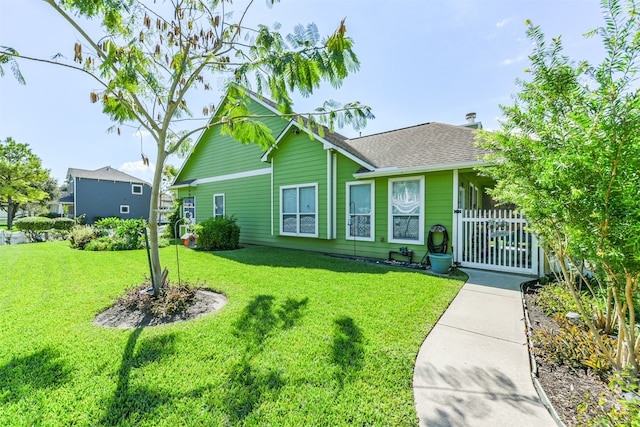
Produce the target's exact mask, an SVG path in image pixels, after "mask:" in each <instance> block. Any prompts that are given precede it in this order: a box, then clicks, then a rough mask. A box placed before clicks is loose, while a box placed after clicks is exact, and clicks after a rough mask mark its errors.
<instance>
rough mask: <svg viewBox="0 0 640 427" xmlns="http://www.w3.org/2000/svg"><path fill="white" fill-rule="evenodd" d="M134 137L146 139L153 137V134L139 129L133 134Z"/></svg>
mask: <svg viewBox="0 0 640 427" xmlns="http://www.w3.org/2000/svg"><path fill="white" fill-rule="evenodd" d="M133 136H134V138H146V137H148V136H151V134H150V133H149V131H147V130H142V129H138V130H137V131H135V132H134V133H133Z"/></svg>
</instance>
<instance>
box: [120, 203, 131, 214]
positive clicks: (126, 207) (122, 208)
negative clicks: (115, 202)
mask: <svg viewBox="0 0 640 427" xmlns="http://www.w3.org/2000/svg"><path fill="white" fill-rule="evenodd" d="M130 212H131V209H129V205H120V213H121V214H127V215H129V213H130Z"/></svg>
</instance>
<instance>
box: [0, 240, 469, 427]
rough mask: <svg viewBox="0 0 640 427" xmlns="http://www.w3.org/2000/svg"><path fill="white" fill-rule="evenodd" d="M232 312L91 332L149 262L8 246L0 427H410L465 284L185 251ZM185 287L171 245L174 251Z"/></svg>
mask: <svg viewBox="0 0 640 427" xmlns="http://www.w3.org/2000/svg"><path fill="white" fill-rule="evenodd" d="M179 253H180V271H181V275H182V280H183V281H184V280H188V281H190V282H191V283H202V281H206V286H207V287H209V288H213V289H217V290H220V291H223V292H224V293H226V294H227V296H228V297H229V303H228V304H227V306H226V307H225V308H223V309H222V310H221V311H219V312H217V313H214V314H210V315H207V316H203V317H200V318H198V319H196V320H193V321H190V322H184V323H176V324H172V325H168V326H161V327H148V328H139V329H129V330H120V329H105V328H101V327H98V326H94V325H93V324H92V320H93V318H94V316H95V315H96V314H97V313H99V312H100V311H102V310H103V309H105V308H106V307H108V306H109V305H110V304H111V303H112V300H113V298H115V297H117V296H118V295H120V294H121V293H122V292H123V290H124V289H125V288H126V287H129V286H134V285H137V284H139V283H141V282H142V279H143V275H144V273H145V271H146V268H147V259H146V252H145V251H140V250H139V251H128V252H82V251H76V250H73V249H70V248H69V247H68V244H67V243H66V242H50V243H37V244H28V245H11V246H0V272H2V285H0V425H3V426H14V425H20V426H27V425H83V426H84V425H125V426H128V425H136V426H138V425H140V426H145V425H148V426H175V425H189V426H213V425H215V426H225V425H246V426H256V425H260V426H263V425H278V426H301V425H313V426H340V425H368V426H410V425H417V420H416V415H415V408H414V400H413V393H412V375H413V363H414V360H415V357H416V355H417V352H418V349H419V347H420V345H421V343H422V341H423V340H424V338H425V336H426V335H427V333H428V332H429V331H430V330H431V328H432V327H433V325H434V324H435V322H436V321H437V319H438V318H439V316H440V315H441V313H442V312H443V311H444V310H445V308H446V307H447V306H448V304H449V302H450V301H451V300H452V298H453V297H454V296H455V294H456V293H457V292H458V290H459V288H460V287H461V285H462V282H459V281H454V280H448V279H441V278H435V277H431V276H427V275H424V274H421V273H419V272H414V271H407V270H401V269H394V268H391V267H386V266H382V265H380V266H379V265H372V264H367V263H359V262H354V261H349V260H342V259H335V258H331V257H326V256H322V255H317V254H311V253H303V252H297V251H288V250H280V249H273V248H260V247H252V248H245V249H241V250H237V251H227V252H216V253H205V252H197V251H193V250H188V249H183V248H181V249H180V250H179ZM161 256H162V260H163V262H164V263H165V264H166V265H167V266H168V267H169V269H170V271H171V278H172V280H177V277H176V271H177V268H176V254H175V248H174V247H169V248H165V249H162V252H161Z"/></svg>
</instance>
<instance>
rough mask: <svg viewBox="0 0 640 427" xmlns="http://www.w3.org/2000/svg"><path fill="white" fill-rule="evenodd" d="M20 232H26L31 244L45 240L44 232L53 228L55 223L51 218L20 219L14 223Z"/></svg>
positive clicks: (31, 217)
mask: <svg viewBox="0 0 640 427" xmlns="http://www.w3.org/2000/svg"><path fill="white" fill-rule="evenodd" d="M13 224H14V225H15V226H16V228H17V229H18V230H21V231H24V233H25V234H26V235H27V239H29V241H30V242H36V241H40V240H43V235H44V232H45V231H47V230H50V229H51V228H53V221H52V220H51V219H49V218H44V217H39V216H29V217H25V218H20V219H17V220H15V221H14V223H13Z"/></svg>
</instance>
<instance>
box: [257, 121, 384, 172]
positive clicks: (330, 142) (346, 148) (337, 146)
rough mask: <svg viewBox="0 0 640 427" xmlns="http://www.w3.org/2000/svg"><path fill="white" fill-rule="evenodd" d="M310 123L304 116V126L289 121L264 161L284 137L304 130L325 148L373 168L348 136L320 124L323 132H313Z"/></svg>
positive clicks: (266, 153) (272, 153) (363, 165)
mask: <svg viewBox="0 0 640 427" xmlns="http://www.w3.org/2000/svg"><path fill="white" fill-rule="evenodd" d="M307 124H308V121H307V120H306V119H304V118H303V126H301V125H300V124H299V123H298V121H297V120H291V121H290V122H289V124H288V125H287V127H286V128H284V130H283V131H282V132H281V133H280V135H279V136H278V138H277V139H276V142H275V144H274V145H273V146H272V147H271V148H269V150H267V151H266V152H265V153H264V154H263V156H262V161H263V162H266V161H269V159H270V158H271V156H273V155H274V153H275V150H277V148H278V145H279V144H280V143H281V141H282V140H283V139H284V137H285V136H286V135H287V134H288V133H289V132H290V131H293V132H297V133H299V132H304V133H306V134H308V135H310V137H311V138H313V139H315V140H317V141H319V142H320V143H322V145H323V147H324V149H325V150H328V149H333V150H336V151H338V152H339V153H341V154H342V155H344V156H346V157H348V158H349V159H351V160H353V161H355V162H356V163H358V164H359V165H360V166H362V167H364V168H367V169H373V168H374V167H373V165H372V164H371V163H369V162H368V161H367V159H366V157H365V156H363V155H362V154H361V153H359V152H358V151H357V150H356V149H354V148H353V147H351V146H350V145H349V144H347V142H346V141H348V139H347V137H345V136H343V135H340V134H339V133H337V132H332V131H330V130H329V128H327V127H326V126H322V125H319V126H320V129H322V132H320V131H318V132H311V131H310V130H309V128H308V126H306V125H307ZM320 133H323V135H322V136H320V135H319V134H320Z"/></svg>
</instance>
